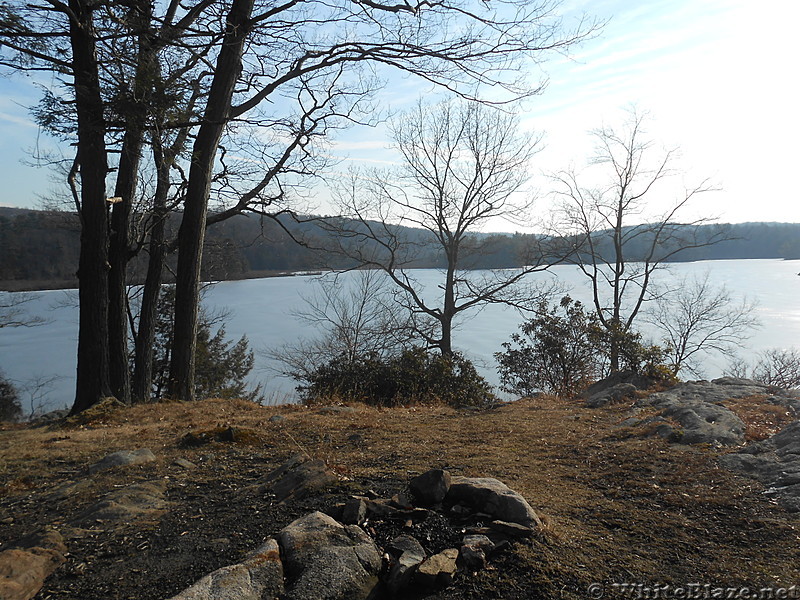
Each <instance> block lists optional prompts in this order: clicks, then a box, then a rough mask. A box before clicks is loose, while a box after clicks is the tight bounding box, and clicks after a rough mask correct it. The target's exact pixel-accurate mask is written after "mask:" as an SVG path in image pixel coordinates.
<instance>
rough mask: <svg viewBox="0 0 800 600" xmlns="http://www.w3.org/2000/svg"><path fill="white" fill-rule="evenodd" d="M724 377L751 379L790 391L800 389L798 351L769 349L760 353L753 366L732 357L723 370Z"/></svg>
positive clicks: (799, 358) (739, 358)
mask: <svg viewBox="0 0 800 600" xmlns="http://www.w3.org/2000/svg"><path fill="white" fill-rule="evenodd" d="M725 374H726V375H731V376H733V377H743V378H745V379H753V380H755V381H758V382H760V383H764V384H766V385H773V386H775V387H778V388H781V389H786V390H792V389H798V388H800V350H798V349H797V348H770V349H768V350H764V351H763V352H760V353H759V354H758V356H757V357H756V360H755V364H753V363H752V362H750V361H748V360H745V359H742V358H741V357H734V358H733V359H732V360H731V361H730V363H729V364H728V368H727V369H726V370H725Z"/></svg>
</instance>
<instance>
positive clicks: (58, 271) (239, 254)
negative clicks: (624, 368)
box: [0, 207, 800, 289]
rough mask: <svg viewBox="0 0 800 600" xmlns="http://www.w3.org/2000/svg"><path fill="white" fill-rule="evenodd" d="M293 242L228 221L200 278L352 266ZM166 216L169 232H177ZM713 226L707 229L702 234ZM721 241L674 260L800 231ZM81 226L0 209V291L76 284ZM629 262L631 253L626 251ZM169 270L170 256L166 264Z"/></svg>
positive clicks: (780, 251)
mask: <svg viewBox="0 0 800 600" xmlns="http://www.w3.org/2000/svg"><path fill="white" fill-rule="evenodd" d="M283 224H284V226H285V227H286V228H287V229H289V230H290V231H291V232H292V235H293V236H295V237H297V238H301V239H304V240H305V241H306V242H307V243H308V245H309V248H304V247H302V246H299V245H298V244H297V243H296V242H295V241H293V240H292V238H291V237H290V236H289V235H288V234H287V233H286V232H285V231H284V230H283V229H282V228H281V227H280V226H279V225H278V224H277V223H275V222H274V221H272V220H269V219H263V220H262V219H260V218H259V217H257V216H253V215H247V216H245V215H242V216H238V217H234V218H232V219H229V220H227V221H224V222H222V223H219V224H216V225H214V226H212V227H210V228H209V230H208V233H207V236H206V249H205V255H204V270H205V272H204V277H205V278H207V279H215V280H226V279H242V278H247V277H259V276H268V275H274V274H280V273H283V272H287V271H303V270H318V269H325V268H343V267H348V266H352V265H351V264H348V263H347V262H346V261H344V260H343V259H342V258H340V257H337V256H335V255H331V254H326V253H324V252H321V251H318V250H314V249H313V248H322V247H325V246H326V238H327V234H326V233H325V232H324V231H323V230H322V229H321V228H320V227H319V226H318V225H317V224H315V223H314V222H313V221H310V222H307V223H301V224H298V223H294V222H290V221H289V220H285V221H284V222H283ZM177 225H178V218H177V216H173V218H172V220H171V222H170V224H169V226H168V229H169V230H171V232H172V234H173V235H174V233H175V232H176V231H177ZM719 227H720V226H719V225H709V226H706V228H707V229H704V231H708V235H712V234H713V232H715V231H717V230H718V229H719ZM724 227H726V228H727V230H726V237H729V238H731V239H728V240H727V241H724V242H721V243H719V244H715V245H713V246H708V247H704V248H698V249H693V250H686V251H683V252H681V253H679V254H678V255H677V256H676V257H675V259H676V260H680V261H692V260H717V259H730V258H793V259H796V258H800V224H797V223H744V224H738V225H726V226H724ZM398 230H399V231H402V232H403V235H405V236H409V237H411V238H413V239H418V240H419V242H420V245H421V246H424V243H423V242H425V241H427V240H428V239H429V234H426V232H424V231H423V230H419V229H409V228H403V227H398ZM79 237H80V226H79V223H78V219H77V217H76V215H75V214H73V213H67V212H57V211H37V210H26V209H16V208H3V207H0V255H2V257H3V258H2V261H0V288H1V289H37V288H38V289H44V288H52V287H73V286H75V285H76V284H77V280H76V278H75V270H76V268H77V264H78V252H79ZM479 237H480V240H481V243H482V244H483V245H484V247H485V248H486V253H485V255H483V256H480V257H478V258H477V259H475V260H473V262H472V263H471V264H470V265H468V267H469V268H475V269H486V268H508V267H515V266H519V265H520V262H521V259H520V258H519V257H520V256H523V255H524V250H525V249H526V248H527V247H528V246H529V245H530V242H531V240H532V236H530V235H523V234H482V235H480V236H479ZM626 251H627V254H628V256H629V257H630V258H631V259H635V258H636V255H637V248H635V247H633V246H631V247H629V248H627V249H626ZM145 259H146V257H145V255H144V253H142V254H141V255H140V257H139V258H137V259H136V260H134V261H133V263H132V268H131V280H132V282H136V281H138V280H140V279H141V278H142V276H143V267H144V264H145ZM171 260H172V262H173V263H174V260H175V256H174V255H173V256H172V258H171ZM441 265H442V259H441V256H439V255H438V254H437V253H436V252H435V251H433V250H430V249H429V250H424V251H422V252H421V253H420V255H419V256H418V257H417V259H416V261H415V262H414V263H413V264H412V266H414V267H419V268H426V267H438V266H441Z"/></svg>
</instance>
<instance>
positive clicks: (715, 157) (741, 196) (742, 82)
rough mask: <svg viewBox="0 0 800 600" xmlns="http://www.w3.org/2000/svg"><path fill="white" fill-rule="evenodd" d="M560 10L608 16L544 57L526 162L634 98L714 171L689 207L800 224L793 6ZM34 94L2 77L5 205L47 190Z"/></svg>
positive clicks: (350, 140) (571, 149)
mask: <svg viewBox="0 0 800 600" xmlns="http://www.w3.org/2000/svg"><path fill="white" fill-rule="evenodd" d="M564 9H565V11H564V12H565V14H566V16H567V17H570V16H574V15H576V14H578V13H580V12H586V13H588V14H590V15H594V16H596V17H598V18H600V19H610V21H609V23H608V25H607V26H606V27H605V29H604V30H603V32H602V33H601V35H600V36H598V37H597V38H595V39H593V40H591V41H589V42H586V43H585V44H584V45H583V46H582V47H580V48H578V49H575V50H574V52H573V53H572V55H571V56H570V57H560V56H555V57H553V60H551V61H550V62H548V63H547V64H546V65H545V66H544V69H545V71H546V73H547V76H548V77H549V81H550V83H549V85H548V87H547V89H546V90H545V92H544V94H543V95H542V96H539V97H537V98H535V99H534V100H532V101H530V102H529V103H528V104H527V105H526V106H525V107H524V111H523V119H524V121H523V122H524V126H525V127H528V128H531V129H535V130H536V131H540V132H543V133H544V135H545V144H546V145H545V147H544V149H543V150H542V152H540V153H539V154H538V155H537V158H536V161H535V164H534V165H533V166H532V171H533V172H535V173H537V174H538V173H539V172H549V171H554V170H557V169H560V168H565V167H567V166H569V165H570V164H575V165H578V166H579V165H581V164H583V162H584V160H585V158H586V157H587V156H588V155H589V154H590V153H591V149H592V146H591V140H590V138H589V137H588V136H587V131H588V130H590V129H592V128H594V127H598V126H600V125H602V124H612V125H613V124H614V123H615V122H617V121H618V120H619V118H620V116H621V108H623V107H624V106H626V105H629V104H631V103H635V104H636V105H637V106H638V107H639V108H640V109H643V110H647V111H649V112H650V113H651V115H652V117H653V122H652V123H651V126H650V127H649V132H650V133H651V134H652V137H653V138H654V139H656V140H658V141H659V143H662V144H663V145H665V146H668V147H673V146H680V148H681V150H682V167H683V168H684V170H685V172H686V174H687V175H686V176H687V180H688V181H689V182H692V181H697V180H700V179H704V178H706V177H710V178H711V179H712V180H713V181H714V182H715V183H716V184H718V185H719V186H720V187H721V188H722V191H721V192H718V193H715V194H713V195H705V196H703V197H702V198H701V199H700V200H699V201H698V203H697V206H696V210H697V213H698V214H703V215H714V216H717V217H719V218H720V220H722V221H728V222H742V221H791V222H800V192H798V185H797V182H796V174H797V173H798V172H800V169H798V162H800V151H799V150H798V146H797V143H798V140H800V114H799V113H798V111H800V82H798V72H799V71H800V69H798V62H800V60H799V59H800V36H798V35H797V33H796V31H795V29H796V27H797V23H798V22H800V3H797V2H794V1H793V0H762V1H760V2H758V3H754V2H751V1H748V0H644V1H642V2H637V3H634V2H630V1H629V0H627V1H626V0H600V1H593V2H589V1H586V0H568V1H567V2H565V3H564ZM426 91H427V90H425V89H424V88H423V87H421V86H419V85H418V84H415V83H413V82H411V81H408V80H399V81H397V82H393V84H392V86H391V87H390V88H389V89H387V90H385V91H384V92H383V93H382V94H381V104H382V105H383V106H387V105H389V106H392V107H394V108H398V109H402V108H403V106H405V105H408V104H410V103H411V102H413V101H415V100H416V98H417V97H418V96H419V94H420V93H423V94H424V93H425V92H426ZM36 97H37V91H36V90H35V89H33V88H32V86H30V85H27V84H26V83H25V82H24V81H22V80H20V79H13V80H9V79H0V127H1V128H2V135H0V181H2V182H3V191H2V193H0V204H3V205H12V206H35V205H36V203H37V201H38V200H37V195H38V194H43V193H46V192H47V190H48V189H49V188H50V187H52V184H51V183H50V181H49V178H50V174H49V173H48V171H47V170H46V169H36V168H33V167H29V166H25V165H23V164H21V162H20V161H21V160H25V158H26V151H28V150H30V149H32V148H34V147H35V146H36V145H37V143H38V144H39V145H40V146H43V147H45V148H46V147H50V146H52V143H51V142H50V141H49V140H47V139H46V138H43V137H40V135H39V132H38V130H37V128H36V126H35V125H33V124H32V123H31V122H30V119H29V117H28V114H27V112H26V110H25V108H23V107H24V106H25V105H30V104H32V103H33V102H34V101H35V99H36ZM385 146H386V140H385V137H384V132H383V130H382V129H380V128H379V129H374V130H373V129H366V128H358V129H353V130H350V131H348V132H347V133H346V134H343V135H341V136H340V138H339V140H338V142H336V143H335V144H334V146H333V147H332V149H331V151H332V153H333V154H334V156H336V157H339V158H344V159H345V161H344V162H343V163H341V164H340V165H339V167H338V168H340V169H341V168H343V167H344V166H345V165H346V164H347V163H351V162H352V163H356V164H359V163H370V164H375V161H389V162H390V161H391V160H392V155H391V154H390V153H388V152H385V151H384V150H383V149H384V147H385ZM536 185H537V187H538V189H539V190H540V191H542V192H544V191H546V187H547V185H548V184H547V181H546V180H545V179H536ZM545 206H546V202H545V201H543V203H542V207H543V209H544V207H545ZM325 212H327V211H325ZM493 228H499V229H503V228H504V227H502V226H498V227H493ZM505 229H513V227H510V226H509V227H505Z"/></svg>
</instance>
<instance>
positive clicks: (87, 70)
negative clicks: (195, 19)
mask: <svg viewBox="0 0 800 600" xmlns="http://www.w3.org/2000/svg"><path fill="white" fill-rule="evenodd" d="M69 8H70V10H71V12H72V15H73V16H72V18H71V19H70V31H69V35H70V42H71V45H72V61H73V68H74V78H75V110H76V113H77V117H78V163H79V165H80V180H81V191H80V200H81V207H80V214H81V249H80V259H79V263H78V296H79V300H80V313H79V330H78V370H77V383H76V387H75V403H74V404H73V405H72V414H76V413H79V412H81V411H82V410H85V409H87V408H89V407H90V406H92V405H93V404H95V403H96V402H98V401H99V400H100V399H101V398H103V397H104V396H108V395H109V394H110V392H111V388H110V385H109V374H108V373H109V372H108V362H109V347H108V210H107V208H106V191H105V183H106V174H107V172H108V162H107V160H108V159H107V153H106V146H105V122H104V119H103V101H102V98H101V96H100V82H99V77H98V69H97V57H96V54H95V40H94V37H93V35H94V27H93V20H92V13H91V9H90V8H88V6H87V3H86V2H85V1H84V0H69Z"/></svg>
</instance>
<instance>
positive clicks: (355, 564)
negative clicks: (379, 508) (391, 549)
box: [278, 511, 381, 600]
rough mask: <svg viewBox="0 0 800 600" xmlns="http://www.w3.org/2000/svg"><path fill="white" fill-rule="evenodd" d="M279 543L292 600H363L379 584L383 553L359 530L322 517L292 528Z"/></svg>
mask: <svg viewBox="0 0 800 600" xmlns="http://www.w3.org/2000/svg"><path fill="white" fill-rule="evenodd" d="M278 543H279V544H280V546H281V550H282V555H283V557H284V563H283V566H284V572H285V575H286V582H287V585H286V595H285V598H286V599H287V600H351V599H352V600H359V599H364V598H367V597H368V596H369V594H370V593H372V591H373V589H374V587H375V586H376V585H377V583H378V572H379V571H380V568H381V558H380V552H379V550H378V547H377V546H376V545H375V542H373V541H372V539H371V538H370V537H369V536H368V535H367V534H366V533H364V531H363V530H362V529H361V528H360V527H358V526H356V525H348V526H344V525H342V524H341V523H339V522H337V521H336V520H334V519H333V518H331V517H329V516H328V515H326V514H323V513H321V512H318V511H317V512H313V513H310V514H308V515H306V516H304V517H302V518H300V519H297V520H296V521H293V522H292V523H290V524H289V525H287V526H286V527H285V528H284V529H283V530H281V532H280V534H279V535H278Z"/></svg>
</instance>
